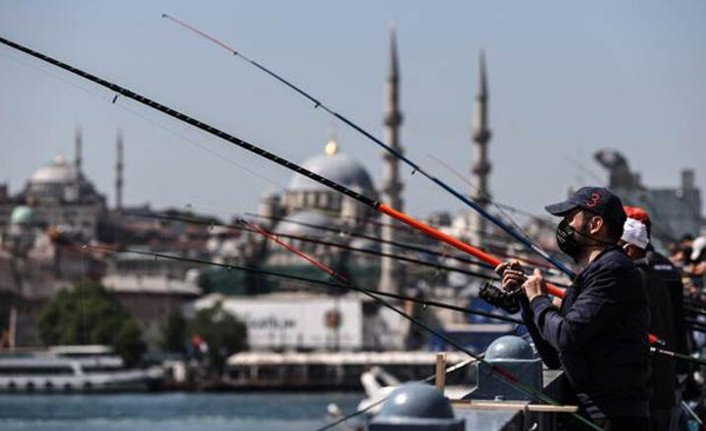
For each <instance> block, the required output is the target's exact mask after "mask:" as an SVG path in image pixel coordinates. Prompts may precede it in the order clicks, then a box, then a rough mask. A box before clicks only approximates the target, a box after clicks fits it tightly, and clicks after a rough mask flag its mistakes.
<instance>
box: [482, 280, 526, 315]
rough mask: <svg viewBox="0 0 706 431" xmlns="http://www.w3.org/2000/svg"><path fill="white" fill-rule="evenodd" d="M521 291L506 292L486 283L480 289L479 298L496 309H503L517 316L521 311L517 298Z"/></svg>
mask: <svg viewBox="0 0 706 431" xmlns="http://www.w3.org/2000/svg"><path fill="white" fill-rule="evenodd" d="M519 291H520V289H513V290H505V289H502V288H500V287H498V286H496V285H494V284H492V283H491V282H489V281H486V282H485V283H483V286H482V287H481V288H480V292H478V296H479V297H480V298H481V299H482V300H484V301H485V302H487V303H488V304H490V305H492V306H494V307H496V308H502V309H503V310H505V311H507V312H508V313H510V314H515V313H517V312H518V311H520V301H519V299H518V298H517V293H518V292H519Z"/></svg>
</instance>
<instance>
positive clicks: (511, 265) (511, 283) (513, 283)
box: [495, 260, 527, 291]
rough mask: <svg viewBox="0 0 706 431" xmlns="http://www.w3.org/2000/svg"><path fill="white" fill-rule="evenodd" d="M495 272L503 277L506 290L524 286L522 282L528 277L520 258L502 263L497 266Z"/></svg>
mask: <svg viewBox="0 0 706 431" xmlns="http://www.w3.org/2000/svg"><path fill="white" fill-rule="evenodd" d="M495 273H496V274H498V275H499V276H501V277H502V285H503V289H504V290H505V291H512V290H515V289H516V288H518V287H520V286H522V283H524V282H525V280H526V279H527V277H526V276H525V273H524V271H523V270H522V264H521V263H520V261H519V260H511V261H509V262H503V263H501V264H500V265H498V266H496V267H495Z"/></svg>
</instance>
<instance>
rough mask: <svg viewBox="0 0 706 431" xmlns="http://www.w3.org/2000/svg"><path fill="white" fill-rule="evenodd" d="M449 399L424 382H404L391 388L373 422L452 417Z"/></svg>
mask: <svg viewBox="0 0 706 431" xmlns="http://www.w3.org/2000/svg"><path fill="white" fill-rule="evenodd" d="M453 417H454V413H453V410H452V409H451V403H450V402H449V400H448V399H447V398H446V397H445V396H444V395H443V394H442V393H441V392H439V391H438V390H436V388H434V387H433V386H430V385H427V384H424V383H418V382H415V383H405V384H402V385H400V386H398V387H397V388H396V389H395V390H393V391H392V392H391V393H390V395H388V397H387V399H386V400H385V402H384V403H383V405H382V408H381V409H380V413H379V414H378V416H377V417H376V418H375V419H374V421H373V423H385V422H387V421H389V420H396V421H397V422H398V423H399V422H407V421H412V420H414V419H453Z"/></svg>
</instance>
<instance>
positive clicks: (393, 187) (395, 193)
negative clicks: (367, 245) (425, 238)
mask: <svg viewBox="0 0 706 431" xmlns="http://www.w3.org/2000/svg"><path fill="white" fill-rule="evenodd" d="M389 61H390V64H389V72H388V73H389V74H388V76H387V83H386V84H385V107H384V110H385V117H384V125H385V127H384V141H385V144H387V145H388V146H390V147H392V148H394V149H395V150H396V151H398V152H400V153H402V152H403V151H404V150H403V149H402V146H401V145H400V142H399V136H400V135H399V128H400V125H401V124H402V113H401V112H400V108H399V70H398V64H397V40H396V37H395V29H394V28H391V29H390V60H389ZM380 200H381V201H382V202H384V203H385V204H387V205H389V206H391V207H392V208H395V209H397V210H400V211H402V209H403V205H404V203H403V201H402V181H401V179H400V169H399V162H398V160H397V158H396V157H395V156H393V155H392V154H390V153H388V152H384V153H383V172H382V189H381V196H380ZM396 233H397V229H394V228H393V227H392V226H391V225H390V224H389V222H388V224H386V225H385V226H383V227H382V232H381V234H382V238H383V239H384V240H388V241H394V240H395V239H396ZM382 251H383V253H394V248H393V246H391V245H390V244H383V245H382ZM403 284H404V279H403V272H402V269H401V266H400V264H399V262H398V261H397V260H395V259H392V258H389V257H383V258H381V262H380V284H379V285H378V289H379V290H380V291H383V292H392V293H400V291H401V290H402V285H403Z"/></svg>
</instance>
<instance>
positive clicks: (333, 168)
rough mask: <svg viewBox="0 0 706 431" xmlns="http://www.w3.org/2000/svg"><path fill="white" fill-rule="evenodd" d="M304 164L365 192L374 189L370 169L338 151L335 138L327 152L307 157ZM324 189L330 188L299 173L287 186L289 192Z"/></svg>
mask: <svg viewBox="0 0 706 431" xmlns="http://www.w3.org/2000/svg"><path fill="white" fill-rule="evenodd" d="M302 166H303V167H304V168H306V169H308V170H310V171H312V172H314V173H316V174H319V175H321V176H322V177H325V178H328V179H330V180H331V181H334V182H336V183H338V184H342V185H344V186H346V187H348V188H355V189H358V190H360V191H361V192H362V193H364V194H369V193H372V192H373V191H374V188H373V182H372V180H371V179H370V175H369V174H368V171H367V170H366V169H365V168H364V167H363V165H361V164H360V163H359V162H358V161H357V160H355V159H354V158H352V157H351V156H348V155H346V154H341V153H340V152H339V151H338V145H337V144H336V142H335V141H333V140H330V141H329V142H328V143H327V144H326V152H325V154H318V155H315V156H313V157H310V158H308V159H306V160H305V161H304V163H302ZM324 190H326V191H328V190H329V189H328V187H326V186H324V185H321V184H319V183H317V182H315V181H312V180H310V179H308V178H306V177H305V176H303V175H299V174H295V175H294V176H293V177H292V179H291V180H290V181H289V185H288V186H287V191H289V192H300V191H303V192H317V191H324Z"/></svg>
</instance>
